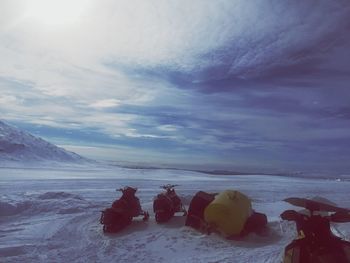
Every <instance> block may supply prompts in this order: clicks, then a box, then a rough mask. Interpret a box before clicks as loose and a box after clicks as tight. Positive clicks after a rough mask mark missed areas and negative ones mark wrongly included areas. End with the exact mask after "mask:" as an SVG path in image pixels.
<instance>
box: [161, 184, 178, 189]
mask: <svg viewBox="0 0 350 263" xmlns="http://www.w3.org/2000/svg"><path fill="white" fill-rule="evenodd" d="M175 186H179V185H178V184H165V185H162V186H160V188H163V189H165V190H170V189H172V188H174V187H175Z"/></svg>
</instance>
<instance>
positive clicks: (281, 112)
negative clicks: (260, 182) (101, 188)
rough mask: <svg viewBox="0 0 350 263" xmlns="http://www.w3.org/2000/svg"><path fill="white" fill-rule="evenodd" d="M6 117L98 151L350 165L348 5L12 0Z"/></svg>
mask: <svg viewBox="0 0 350 263" xmlns="http://www.w3.org/2000/svg"><path fill="white" fill-rule="evenodd" d="M0 58H1V59H0V112H1V116H0V118H1V119H2V120H4V121H7V122H8V123H12V124H14V125H16V126H18V127H20V128H22V129H25V130H27V131H29V132H31V133H33V134H35V135H39V136H41V137H43V138H45V139H47V140H49V141H50V142H53V143H55V144H58V145H61V146H64V147H66V148H68V149H70V150H74V151H76V152H77V153H80V154H82V155H85V156H88V157H93V158H97V159H105V160H115V161H119V162H138V163H153V164H165V165H183V166H184V165H187V166H196V167H203V168H206V169H207V168H212V169H236V170H255V171H256V170H259V169H260V170H264V171H309V172H318V171H322V172H330V171H332V172H337V173H338V172H341V173H343V172H344V173H345V172H349V170H350V87H349V86H350V85H349V83H350V1H349V0H327V1H322V0H293V1H292V0H290V1H289V0H286V1H280V0H252V1H246V0H215V1H212V0H208V1H207V0H168V1H166V0H145V1H136V0H125V1H123V0H74V1H70V0H1V1H0Z"/></svg>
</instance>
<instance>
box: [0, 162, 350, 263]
mask: <svg viewBox="0 0 350 263" xmlns="http://www.w3.org/2000/svg"><path fill="white" fill-rule="evenodd" d="M166 183H177V184H180V186H179V187H177V193H178V194H179V195H180V196H181V198H182V200H183V202H184V204H185V205H186V206H188V205H189V202H190V201H191V198H192V196H193V195H194V194H195V193H196V192H197V191H198V190H204V191H208V192H218V191H221V190H225V189H236V190H239V191H241V192H243V193H245V194H247V195H248V196H249V197H250V198H251V199H252V204H253V208H254V209H255V210H256V211H258V212H263V213H265V214H267V215H268V220H269V223H268V231H267V232H266V233H265V235H263V236H257V235H255V234H250V235H248V236H247V237H245V238H243V239H241V240H226V239H224V238H222V237H220V236H218V235H216V234H211V235H209V236H207V235H204V234H201V233H199V232H197V231H196V230H194V229H192V228H189V227H186V226H184V222H185V218H184V217H182V216H180V215H179V216H177V217H174V218H172V219H171V220H170V221H169V222H168V223H165V224H161V225H157V224H156V223H155V221H154V218H153V212H152V201H153V198H154V196H155V195H156V194H157V193H159V192H160V191H161V189H160V188H159V186H160V185H162V184H166ZM125 185H130V186H134V187H138V189H139V190H138V192H137V195H138V197H139V198H140V200H141V204H142V207H143V208H144V209H145V210H148V211H149V212H150V214H151V217H150V220H149V221H148V222H143V221H142V220H141V218H140V219H139V220H135V221H134V222H133V223H132V225H131V226H129V227H128V228H126V229H125V230H123V231H121V232H120V233H117V234H109V235H105V234H103V232H102V226H101V225H100V224H99V218H100V211H101V210H102V209H104V208H106V207H108V206H110V205H111V203H112V201H113V200H115V199H116V198H117V197H119V196H120V193H117V192H116V191H115V189H116V188H119V187H122V186H125ZM349 189H350V181H346V180H343V181H339V180H338V181H337V180H325V179H305V178H289V177H279V176H266V175H249V176H247V175H244V176H243V175H242V176H220V175H206V174H201V173H196V172H189V171H179V170H161V169H158V170H157V169H155V170H152V169H146V170H141V169H139V170H138V169H123V168H118V167H105V168H103V167H96V168H94V169H92V168H91V167H90V168H87V169H77V168H75V169H68V168H65V169H62V170H60V169H15V168H13V169H6V168H1V169H0V197H1V199H0V262H281V259H282V252H283V249H284V247H285V245H286V244H288V243H289V242H290V241H291V240H292V239H293V237H294V236H295V228H294V225H293V224H292V223H288V222H281V221H280V218H279V215H280V213H281V212H283V211H284V210H285V209H290V208H293V207H292V206H290V205H288V204H287V203H285V202H283V201H281V200H282V199H284V198H286V197H291V196H298V197H309V198H310V197H314V196H322V197H324V198H327V199H329V200H331V201H332V202H334V203H336V204H338V205H339V206H342V207H350V198H349ZM294 209H295V207H294ZM334 231H336V232H337V233H338V234H340V235H343V236H344V238H346V239H349V238H350V224H349V223H346V224H337V225H335V226H334Z"/></svg>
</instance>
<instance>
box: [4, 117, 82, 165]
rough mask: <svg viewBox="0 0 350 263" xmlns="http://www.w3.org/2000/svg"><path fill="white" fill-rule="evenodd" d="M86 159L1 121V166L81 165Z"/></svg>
mask: <svg viewBox="0 0 350 263" xmlns="http://www.w3.org/2000/svg"><path fill="white" fill-rule="evenodd" d="M84 160H85V159H84V158H83V157H81V156H79V155H78V154H75V153H73V152H68V151H66V150H64V149H63V148H59V147H57V146H56V145H54V144H51V143H49V142H47V141H45V140H43V139H41V138H38V137H35V136H33V135H31V134H29V133H27V132H24V131H21V130H19V129H18V128H15V127H13V126H10V125H8V124H5V123H4V122H2V121H0V164H2V163H9V162H11V163H22V164H23V163H42V162H47V161H50V162H65V163H66V162H69V163H81V162H84Z"/></svg>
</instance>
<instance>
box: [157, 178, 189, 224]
mask: <svg viewBox="0 0 350 263" xmlns="http://www.w3.org/2000/svg"><path fill="white" fill-rule="evenodd" d="M175 186H178V185H174V184H167V185H163V186H161V188H163V189H164V190H165V191H164V192H162V193H160V194H158V195H157V197H156V198H155V199H154V201H153V211H154V214H155V219H156V221H157V223H163V222H166V221H168V220H169V219H170V218H171V217H173V216H174V214H175V213H177V212H183V216H186V215H187V211H186V208H185V207H184V206H183V204H182V202H181V199H180V198H179V197H178V195H177V194H176V192H175V189H174V188H175Z"/></svg>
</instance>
